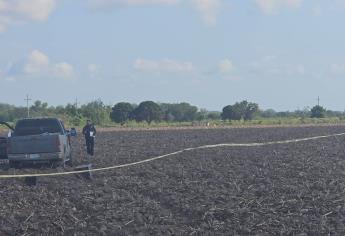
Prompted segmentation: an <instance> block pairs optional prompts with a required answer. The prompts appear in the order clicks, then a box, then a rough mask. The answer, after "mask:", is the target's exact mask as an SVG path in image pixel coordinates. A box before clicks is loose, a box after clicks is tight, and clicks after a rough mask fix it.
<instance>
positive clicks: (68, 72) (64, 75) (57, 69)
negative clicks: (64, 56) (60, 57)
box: [52, 62, 75, 80]
mask: <svg viewBox="0 0 345 236" xmlns="http://www.w3.org/2000/svg"><path fill="white" fill-rule="evenodd" d="M52 72H53V74H54V75H55V76H56V77H57V78H60V79H67V80H69V79H73V78H74V77H75V73H74V68H73V66H72V65H71V64H68V63H67V62H60V63H57V64H55V65H53V67H52Z"/></svg>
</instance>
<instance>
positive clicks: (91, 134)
mask: <svg viewBox="0 0 345 236" xmlns="http://www.w3.org/2000/svg"><path fill="white" fill-rule="evenodd" d="M96 132H97V131H96V128H95V126H94V125H93V124H92V123H91V121H90V120H87V121H86V125H85V126H84V128H83V134H84V136H85V141H86V147H87V154H89V155H91V156H93V153H94V151H93V147H94V145H95V137H96Z"/></svg>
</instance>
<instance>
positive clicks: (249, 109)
mask: <svg viewBox="0 0 345 236" xmlns="http://www.w3.org/2000/svg"><path fill="white" fill-rule="evenodd" d="M258 112H259V105H258V104H256V103H253V102H250V103H247V106H246V110H245V112H244V117H243V119H244V120H252V119H253V118H254V115H255V114H257V113H258Z"/></svg>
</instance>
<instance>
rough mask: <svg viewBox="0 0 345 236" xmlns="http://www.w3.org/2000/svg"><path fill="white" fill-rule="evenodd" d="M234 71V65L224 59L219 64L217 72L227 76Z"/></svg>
mask: <svg viewBox="0 0 345 236" xmlns="http://www.w3.org/2000/svg"><path fill="white" fill-rule="evenodd" d="M234 70H235V66H234V64H233V63H232V62H231V61H230V60H229V59H224V60H222V61H221V62H220V63H219V72H220V73H222V74H228V73H231V72H233V71H234Z"/></svg>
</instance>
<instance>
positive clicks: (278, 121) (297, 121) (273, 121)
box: [0, 117, 345, 132]
mask: <svg viewBox="0 0 345 236" xmlns="http://www.w3.org/2000/svg"><path fill="white" fill-rule="evenodd" d="M207 124H209V127H215V126H218V127H219V126H225V127H231V126H233V127H238V126H260V125H262V126H268V125H276V126H279V125H308V124H310V125H315V124H345V118H339V117H327V118H319V119H317V118H259V119H254V120H251V121H243V120H241V121H222V120H205V121H200V122H198V121H195V122H165V121H162V122H152V123H151V124H148V123H147V122H136V121H129V122H127V123H125V124H124V125H121V124H116V123H108V124H104V125H97V127H101V128H133V129H135V128H164V127H195V126H207ZM11 125H13V124H11ZM83 126H84V124H83V125H81V126H75V128H78V129H81V128H82V127H83ZM70 127H74V126H73V125H66V128H70ZM7 131H8V128H7V127H5V126H0V132H7Z"/></svg>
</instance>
